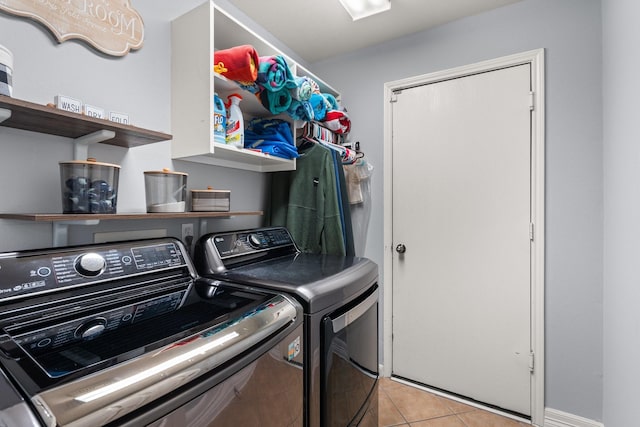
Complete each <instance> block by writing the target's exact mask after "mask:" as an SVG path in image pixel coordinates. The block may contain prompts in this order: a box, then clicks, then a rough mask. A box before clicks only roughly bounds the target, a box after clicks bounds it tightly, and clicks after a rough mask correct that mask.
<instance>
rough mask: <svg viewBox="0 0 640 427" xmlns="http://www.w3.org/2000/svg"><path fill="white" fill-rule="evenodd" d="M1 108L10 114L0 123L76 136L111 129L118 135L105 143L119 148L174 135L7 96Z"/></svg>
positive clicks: (164, 139)
mask: <svg viewBox="0 0 640 427" xmlns="http://www.w3.org/2000/svg"><path fill="white" fill-rule="evenodd" d="M0 109H6V110H9V111H11V117H9V118H8V119H6V120H5V121H3V122H1V123H0V126H6V127H10V128H14V129H22V130H27V131H32V132H40V133H45V134H49V135H57V136H63V137H67V138H73V139H77V138H80V137H82V136H85V135H89V134H91V133H94V132H98V131H100V130H108V131H112V132H114V133H115V136H114V137H113V138H112V139H108V140H106V141H103V142H102V143H103V144H109V145H116V146H119V147H126V148H131V147H137V146H140V145H146V144H152V143H154V142H160V141H167V140H170V139H172V138H173V137H172V136H171V135H169V134H166V133H162V132H156V131H152V130H148V129H142V128H139V127H135V126H131V125H123V124H120V123H116V122H112V121H110V120H104V119H96V118H93V117H87V116H84V115H81V114H77V113H71V112H68V111H63V110H59V109H57V108H54V107H47V106H46V105H40V104H35V103H33V102H28V101H23V100H20V99H16V98H11V97H8V96H0Z"/></svg>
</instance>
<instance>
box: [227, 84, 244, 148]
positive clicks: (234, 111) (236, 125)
mask: <svg viewBox="0 0 640 427" xmlns="http://www.w3.org/2000/svg"><path fill="white" fill-rule="evenodd" d="M227 101H228V107H227V108H228V109H229V114H228V118H227V144H231V145H233V146H234V147H237V148H243V147H244V119H243V118H242V111H241V110H240V101H242V96H240V95H238V94H237V93H232V94H231V95H229V96H228V97H227Z"/></svg>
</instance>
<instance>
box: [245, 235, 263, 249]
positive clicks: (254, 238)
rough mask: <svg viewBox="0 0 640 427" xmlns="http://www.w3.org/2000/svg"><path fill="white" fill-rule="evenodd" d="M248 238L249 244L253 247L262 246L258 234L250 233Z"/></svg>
mask: <svg viewBox="0 0 640 427" xmlns="http://www.w3.org/2000/svg"><path fill="white" fill-rule="evenodd" d="M247 240H249V244H250V245H251V247H252V248H255V249H258V248H259V247H261V246H262V240H261V239H260V237H259V236H258V235H257V234H249V238H248V239H247Z"/></svg>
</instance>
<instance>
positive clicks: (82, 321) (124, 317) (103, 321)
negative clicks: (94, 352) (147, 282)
mask: <svg viewBox="0 0 640 427" xmlns="http://www.w3.org/2000/svg"><path fill="white" fill-rule="evenodd" d="M186 292H187V290H186V289H185V290H181V291H177V292H173V293H170V294H167V295H163V296H160V297H158V298H153V299H149V300H146V301H141V302H138V303H135V304H129V305H125V306H121V307H117V308H113V309H110V310H106V311H103V312H100V313H97V314H94V315H90V316H83V317H80V318H77V319H73V320H71V321H68V322H65V323H60V324H57V325H54V326H50V327H47V328H42V329H39V330H35V331H29V332H27V333H23V334H18V335H15V336H12V338H13V340H14V341H15V342H16V343H17V344H19V345H20V346H22V347H23V348H24V349H25V350H26V351H27V352H28V353H29V354H32V355H37V354H42V353H45V352H47V351H50V350H52V349H55V348H57V347H61V346H63V345H67V344H70V343H73V342H77V341H85V340H91V339H93V338H97V337H98V336H100V335H101V334H103V333H105V332H108V331H115V330H116V329H118V328H121V327H124V326H128V325H131V324H133V323H136V322H140V321H142V320H146V319H149V318H152V317H155V316H159V315H161V314H165V313H169V312H171V311H174V310H177V309H178V308H179V307H180V305H181V304H182V301H183V299H184V298H185V295H186ZM10 334H11V332H10Z"/></svg>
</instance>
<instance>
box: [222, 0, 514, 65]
mask: <svg viewBox="0 0 640 427" xmlns="http://www.w3.org/2000/svg"><path fill="white" fill-rule="evenodd" d="M228 1H229V3H231V4H233V5H234V6H235V7H237V8H238V9H240V10H241V11H242V12H243V13H245V14H246V15H247V16H249V17H250V18H251V19H253V20H254V21H255V22H256V23H258V24H259V25H260V26H262V27H263V28H265V29H266V30H267V31H269V32H270V33H271V34H273V35H274V36H275V37H276V38H277V39H279V40H280V41H282V42H283V43H285V44H286V45H287V46H288V47H289V48H291V50H293V51H294V52H295V53H297V54H298V55H299V56H300V57H301V58H302V59H304V60H305V61H307V62H309V63H313V62H316V61H321V60H323V59H327V58H330V57H332V56H337V55H341V54H344V53H348V52H352V51H355V50H358V49H362V48H364V47H369V46H375V45H377V44H380V43H383V42H385V41H388V40H392V39H395V38H398V37H402V36H406V35H408V34H413V33H417V32H420V31H423V30H426V29H428V28H432V27H435V26H438V25H442V24H445V23H447V22H451V21H454V20H456V19H460V18H463V17H466V16H471V15H475V14H478V13H482V12H484V11H487V10H490V9H494V8H497V7H501V6H504V5H507V4H511V3H515V2H517V1H520V0H391V10H390V11H388V12H383V13H380V14H378V15H373V16H370V17H368V18H364V19H361V20H358V21H355V22H354V21H352V20H351V17H350V16H349V15H348V14H347V12H346V11H345V10H344V9H343V8H342V6H341V5H340V2H339V1H338V0H259V1H256V0H228Z"/></svg>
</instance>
